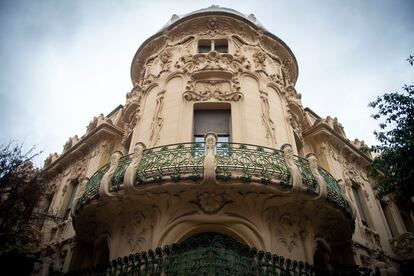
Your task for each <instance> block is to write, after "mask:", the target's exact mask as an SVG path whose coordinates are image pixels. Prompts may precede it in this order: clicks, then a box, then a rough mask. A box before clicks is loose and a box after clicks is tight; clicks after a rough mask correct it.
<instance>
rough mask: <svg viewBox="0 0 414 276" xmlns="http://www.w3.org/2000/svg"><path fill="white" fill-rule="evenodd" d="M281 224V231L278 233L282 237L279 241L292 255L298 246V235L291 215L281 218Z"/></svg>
mask: <svg viewBox="0 0 414 276" xmlns="http://www.w3.org/2000/svg"><path fill="white" fill-rule="evenodd" d="M279 223H280V229H279V230H278V231H277V232H278V234H279V235H280V236H281V237H280V238H279V239H278V241H279V242H280V243H282V244H283V245H284V246H285V247H286V249H287V250H288V252H289V253H291V252H292V251H293V249H294V248H295V247H296V245H297V239H298V234H297V233H296V232H295V231H294V227H293V222H292V219H291V218H290V216H289V215H287V214H284V215H282V216H280V218H279Z"/></svg>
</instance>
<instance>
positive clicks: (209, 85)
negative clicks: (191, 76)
mask: <svg viewBox="0 0 414 276" xmlns="http://www.w3.org/2000/svg"><path fill="white" fill-rule="evenodd" d="M183 98H184V99H185V100H187V101H208V100H211V99H214V100H219V101H239V100H241V99H243V94H242V93H241V92H240V85H239V82H238V81H237V80H236V79H233V80H231V81H230V80H199V81H189V82H188V84H187V86H186V91H185V92H184V93H183Z"/></svg>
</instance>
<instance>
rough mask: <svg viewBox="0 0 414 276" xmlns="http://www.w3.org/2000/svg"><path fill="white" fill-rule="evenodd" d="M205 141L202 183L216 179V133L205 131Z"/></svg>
mask: <svg viewBox="0 0 414 276" xmlns="http://www.w3.org/2000/svg"><path fill="white" fill-rule="evenodd" d="M204 141H205V143H206V156H205V158H204V183H213V182H214V181H215V180H216V157H215V155H216V153H215V150H216V143H217V135H216V134H215V133H207V134H206V136H205V137H204Z"/></svg>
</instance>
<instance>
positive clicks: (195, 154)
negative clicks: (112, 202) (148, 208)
mask: <svg viewBox="0 0 414 276" xmlns="http://www.w3.org/2000/svg"><path fill="white" fill-rule="evenodd" d="M131 156H132V154H130V155H126V156H123V157H121V159H120V160H119V164H118V167H117V168H116V170H115V173H114V175H113V176H112V181H111V187H110V191H111V192H116V191H119V189H120V186H121V185H122V183H123V181H124V174H125V171H126V169H127V167H128V165H129V164H130V163H131ZM203 161H204V143H181V144H172V145H165V146H161V147H155V148H150V149H147V150H145V151H144V153H143V156H142V159H141V162H140V163H139V165H138V169H137V173H136V176H137V177H136V183H135V185H136V186H139V185H142V184H144V183H148V182H155V183H157V182H160V181H161V180H162V179H170V180H173V181H179V180H181V179H183V178H190V179H193V180H197V179H200V178H202V177H203V171H204V167H203ZM108 169H109V164H107V165H105V166H103V167H102V168H100V169H99V170H98V171H96V172H95V173H94V174H93V175H92V177H91V179H90V180H89V181H88V183H87V184H86V187H85V191H84V193H83V194H82V195H81V197H80V199H79V200H78V202H77V203H76V206H75V212H77V211H79V209H80V208H82V207H83V206H84V205H86V204H88V203H89V202H90V201H91V200H93V199H97V198H98V197H99V185H100V183H101V180H102V177H103V176H104V174H105V173H106V172H107V171H108Z"/></svg>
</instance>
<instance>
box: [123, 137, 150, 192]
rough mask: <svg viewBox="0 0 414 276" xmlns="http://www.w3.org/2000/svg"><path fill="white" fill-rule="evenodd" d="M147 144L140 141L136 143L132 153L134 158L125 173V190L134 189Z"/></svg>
mask: <svg viewBox="0 0 414 276" xmlns="http://www.w3.org/2000/svg"><path fill="white" fill-rule="evenodd" d="M145 148H146V147H145V144H144V143H141V142H138V143H136V144H135V147H134V153H133V154H132V160H131V163H130V164H129V166H128V167H127V169H126V171H125V174H124V187H125V190H130V189H133V187H134V184H135V179H136V172H137V169H138V165H139V163H140V162H141V159H142V155H143V153H144V150H145Z"/></svg>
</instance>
